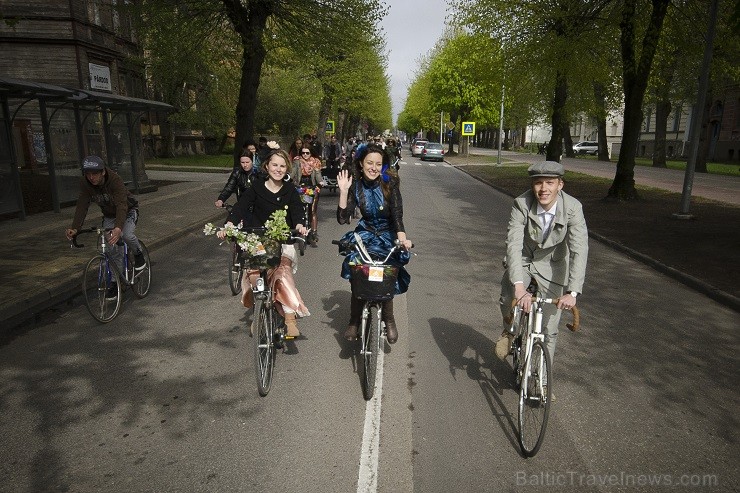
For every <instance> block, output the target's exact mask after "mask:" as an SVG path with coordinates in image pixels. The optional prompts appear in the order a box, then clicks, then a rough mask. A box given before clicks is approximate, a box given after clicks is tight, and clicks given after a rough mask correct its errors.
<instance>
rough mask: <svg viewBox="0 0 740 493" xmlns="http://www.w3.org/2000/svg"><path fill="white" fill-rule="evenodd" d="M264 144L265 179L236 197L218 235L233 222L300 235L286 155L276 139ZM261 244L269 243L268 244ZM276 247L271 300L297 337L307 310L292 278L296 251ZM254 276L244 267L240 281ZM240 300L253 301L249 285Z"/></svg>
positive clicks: (300, 214)
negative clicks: (277, 261)
mask: <svg viewBox="0 0 740 493" xmlns="http://www.w3.org/2000/svg"><path fill="white" fill-rule="evenodd" d="M267 145H268V147H270V151H269V153H267V154H266V156H265V160H264V161H263V164H262V167H263V170H264V171H265V173H266V175H267V176H266V179H265V180H260V179H258V180H255V181H254V183H253V184H252V186H251V187H250V188H248V189H247V190H246V191H245V192H244V194H243V195H242V196H241V197H240V198H239V201H238V202H237V203H236V205H235V206H234V207H233V208H232V210H231V214H229V217H228V219H227V222H226V227H225V228H224V229H222V230H221V231H219V232H218V233H217V235H218V237H219V238H221V239H224V238H226V236H227V233H226V231H227V229H228V228H230V227H231V228H233V227H234V225H235V224H244V225H245V226H252V227H254V226H265V227H266V228H267V230H268V234H267V236H272V237H273V239H276V240H277V241H279V240H280V239H282V240H284V239H287V237H288V235H289V230H290V228H294V229H296V230H298V232H299V233H300V234H302V235H305V234H306V233H307V231H308V230H307V229H306V227H305V226H304V225H303V224H302V220H303V219H302V218H303V206H302V204H301V198H300V197H299V195H298V192H297V191H296V189H295V187H294V186H293V183H292V182H291V181H290V178H289V177H288V166H289V163H290V158H289V157H288V154H287V153H286V152H285V151H283V150H281V149H280V146H278V144H277V143H275V142H273V141H270V142H268V143H267ZM277 241H276V242H275V247H276V249H277V246H279V243H277ZM265 246H266V247H269V245H265ZM277 251H279V252H280V253H279V255H280V263H279V265H278V266H277V267H274V268H273V269H271V270H270V272H269V275H268V278H269V282H270V285H271V286H272V290H273V292H274V293H275V300H276V301H277V302H278V309H279V310H281V311H282V312H283V315H284V317H285V325H286V328H287V335H288V336H289V337H298V336H300V331H299V330H298V325H297V323H296V317H307V316H308V315H310V313H309V312H308V308H306V305H305V304H304V303H303V299H302V298H301V295H300V293H299V292H298V289H297V288H296V285H295V281H294V279H293V274H294V273H295V271H296V260H297V257H296V251H295V247H294V246H293V245H287V244H283V245H282V247H281V248H280V249H279V250H277ZM277 251H276V253H277ZM258 277H259V270H254V269H247V270H245V272H244V280H243V281H242V282H244V281H248V282H249V285H250V286H251V285H252V284H253V283H254V282H256V280H257V278H258ZM244 285H245V286H246V284H244ZM242 304H243V305H244V306H245V307H247V308H251V307H252V306H253V305H254V299H253V297H252V290H251V289H244V290H243V294H242Z"/></svg>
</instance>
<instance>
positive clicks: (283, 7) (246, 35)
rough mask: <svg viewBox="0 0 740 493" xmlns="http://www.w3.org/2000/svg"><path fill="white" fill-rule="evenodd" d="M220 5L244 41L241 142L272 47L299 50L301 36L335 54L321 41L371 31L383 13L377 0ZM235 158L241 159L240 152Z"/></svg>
mask: <svg viewBox="0 0 740 493" xmlns="http://www.w3.org/2000/svg"><path fill="white" fill-rule="evenodd" d="M191 1H194V0H191ZM221 3H222V4H223V7H224V10H225V14H226V16H227V18H228V19H229V21H230V22H231V24H232V26H233V28H234V30H235V31H236V33H237V34H238V36H239V39H240V40H241V52H242V60H241V63H242V69H241V82H240V86H239V87H240V89H239V98H238V101H237V106H236V140H237V142H241V141H243V140H245V139H246V138H249V137H251V136H252V135H253V133H254V117H255V108H256V106H257V89H258V87H259V82H260V74H261V71H262V66H263V63H264V61H265V56H266V53H267V46H268V45H269V46H271V47H277V46H288V47H291V48H293V49H294V51H296V52H299V51H300V50H302V49H305V48H306V46H305V45H303V40H305V39H310V40H312V42H313V43H314V44H313V45H312V48H314V49H320V50H321V51H322V52H323V53H326V54H331V53H332V51H333V50H334V49H335V47H333V46H331V45H330V44H327V43H325V42H322V40H326V39H334V38H335V37H336V33H341V34H342V37H346V38H347V39H351V38H352V37H354V36H357V37H359V36H360V35H361V34H362V33H363V32H364V31H368V30H370V31H373V30H375V29H376V27H375V26H376V25H377V22H378V21H379V20H380V19H381V18H382V15H383V12H384V9H383V8H382V7H383V4H382V2H380V1H379V0H290V1H288V0H221ZM268 21H269V25H268ZM234 159H235V160H236V159H237V151H236V150H235V157H234Z"/></svg>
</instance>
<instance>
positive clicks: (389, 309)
mask: <svg viewBox="0 0 740 493" xmlns="http://www.w3.org/2000/svg"><path fill="white" fill-rule="evenodd" d="M383 322H385V339H386V340H387V341H388V344H395V343H396V341H397V340H398V327H396V319H395V318H394V317H393V300H388V301H384V302H383Z"/></svg>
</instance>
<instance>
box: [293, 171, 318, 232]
mask: <svg viewBox="0 0 740 493" xmlns="http://www.w3.org/2000/svg"><path fill="white" fill-rule="evenodd" d="M320 190H321V187H318V186H311V185H299V186H297V187H296V191H297V192H298V195H300V197H301V204H302V205H303V224H305V225H306V227H307V228H311V226H312V224H313V220H314V216H315V215H316V213H317V211H316V210H315V209H316V203H317V201H318V198H319V193H320ZM317 239H318V237H317V236H316V231H309V233H308V242H309V243H310V244H311V246H316V241H317Z"/></svg>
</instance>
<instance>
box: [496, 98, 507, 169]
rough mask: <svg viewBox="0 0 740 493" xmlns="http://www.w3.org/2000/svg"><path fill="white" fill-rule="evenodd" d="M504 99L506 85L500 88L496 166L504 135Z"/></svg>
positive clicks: (499, 160) (498, 163)
mask: <svg viewBox="0 0 740 493" xmlns="http://www.w3.org/2000/svg"><path fill="white" fill-rule="evenodd" d="M505 97H506V84H504V85H503V86H501V117H500V118H499V120H500V122H501V123H500V124H499V127H500V128H499V130H498V160H497V161H496V166H501V141H502V140H503V133H504V98H505Z"/></svg>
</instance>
